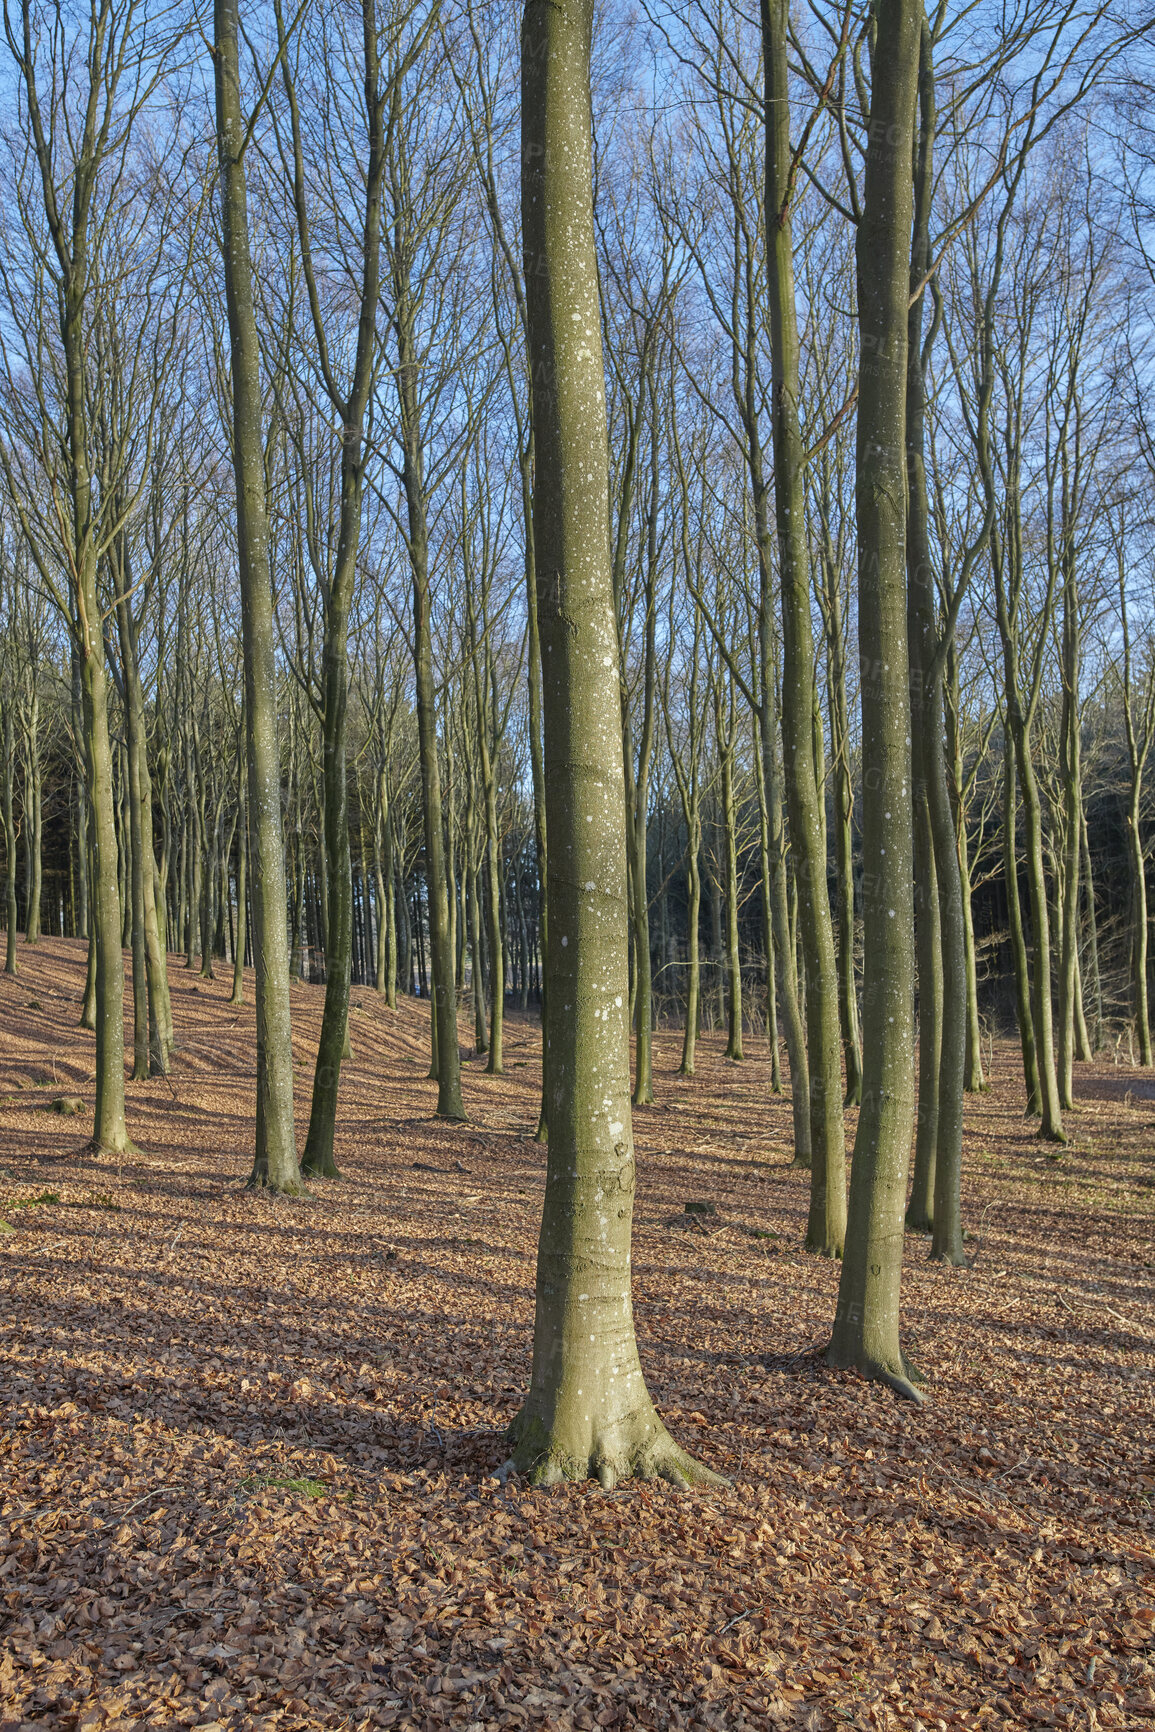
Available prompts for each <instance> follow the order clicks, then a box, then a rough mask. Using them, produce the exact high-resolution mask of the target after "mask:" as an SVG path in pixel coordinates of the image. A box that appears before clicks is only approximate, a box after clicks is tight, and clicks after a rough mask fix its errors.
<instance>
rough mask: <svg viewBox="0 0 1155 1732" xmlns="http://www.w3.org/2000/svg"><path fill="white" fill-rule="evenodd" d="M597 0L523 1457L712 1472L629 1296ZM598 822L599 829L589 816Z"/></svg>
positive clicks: (544, 579) (541, 1464) (565, 519)
mask: <svg viewBox="0 0 1155 1732" xmlns="http://www.w3.org/2000/svg"><path fill="white" fill-rule="evenodd" d="M592 26H593V5H592V0H527V4H526V7H525V12H524V17H523V25H522V225H523V237H524V240H523V244H524V249H525V264H526V270H525V280H526V283H527V285H528V299H529V335H530V355H531V361H532V367H533V380H534V406H533V417H534V437H535V449H536V454H537V475H536V487H535V495H534V502H533V512H534V517H533V523H534V544H535V548H536V551H537V562H538V566H537V569H538V610H539V622H540V628H541V644H542V667H543V697H544V722H545V768H546V778H545V786H546V801H547V813H546V831H547V836H548V842H549V856H548V861H547V883H548V887H549V888H548V894H549V916H548V917H549V933H550V946H549V953H548V955H549V964H548V966H549V982H548V996H547V1015H548V1018H549V1024H548V1043H549V1045H548V1050H549V1064H550V1069H549V1076H550V1098H549V1103H548V1113H549V1158H548V1166H547V1172H546V1195H545V1204H544V1207H543V1210H542V1222H541V1234H540V1238H539V1242H538V1263H537V1309H536V1319H535V1327H534V1348H533V1371H532V1377H531V1383H530V1390H529V1395H528V1397H527V1399H526V1402H525V1405H524V1406H523V1407H522V1409H521V1412H520V1413H519V1415H518V1417H517V1419H516V1420H515V1422H514V1425H513V1427H512V1428H511V1435H512V1438H513V1442H514V1454H513V1460H514V1463H515V1465H516V1466H518V1467H519V1468H520V1469H522V1470H525V1471H529V1472H530V1473H531V1474H532V1476H533V1478H534V1479H535V1480H536V1481H537V1482H538V1483H550V1482H553V1481H556V1480H559V1479H562V1478H569V1479H584V1478H585V1477H586V1476H587V1475H589V1474H591V1473H593V1474H595V1475H596V1476H597V1478H598V1479H599V1480H600V1482H601V1483H602V1485H603V1486H605V1487H610V1486H612V1485H613V1484H614V1483H615V1482H616V1480H618V1479H619V1478H621V1477H622V1476H623V1475H625V1474H629V1473H641V1474H662V1475H664V1476H665V1477H667V1478H669V1479H672V1480H674V1481H675V1482H676V1483H679V1484H686V1483H687V1482H688V1481H690V1480H692V1479H695V1478H704V1477H706V1476H705V1473H704V1470H702V1469H700V1468H698V1467H696V1465H695V1464H694V1463H693V1462H692V1461H691V1460H690V1458H689V1457H688V1456H686V1455H685V1454H684V1453H683V1452H682V1451H681V1450H680V1449H678V1448H677V1446H676V1445H675V1444H674V1443H673V1441H672V1440H671V1438H670V1437H669V1435H668V1434H667V1432H666V1430H665V1428H664V1427H663V1426H662V1424H661V1421H660V1420H659V1419H658V1416H657V1414H656V1412H655V1410H654V1407H653V1404H652V1402H651V1400H650V1397H649V1395H648V1393H647V1391H646V1387H645V1383H644V1380H643V1378H642V1372H641V1366H640V1364H639V1361H638V1351H637V1344H636V1340H635V1336H634V1326H633V1313H632V1307H631V1296H630V1230H631V1217H632V1213H633V1197H634V1153H633V1138H632V1133H631V1129H630V1065H629V1029H628V1023H627V1020H626V1001H627V998H628V979H627V961H626V945H627V918H628V913H627V898H626V811H625V783H624V765H623V754H622V730H621V703H620V689H619V680H618V639H617V625H616V620H615V615H614V598H613V582H612V575H611V570H610V554H609V544H608V534H607V525H608V522H609V453H608V446H607V437H606V405H605V396H604V387H603V383H602V381H603V366H602V352H601V351H602V345H601V318H600V298H599V288H598V276H597V255H596V251H595V244H594V230H593V176H592V146H591V136H590V134H591V118H590V47H591V33H592ZM587 819H588V820H589V821H588V822H587Z"/></svg>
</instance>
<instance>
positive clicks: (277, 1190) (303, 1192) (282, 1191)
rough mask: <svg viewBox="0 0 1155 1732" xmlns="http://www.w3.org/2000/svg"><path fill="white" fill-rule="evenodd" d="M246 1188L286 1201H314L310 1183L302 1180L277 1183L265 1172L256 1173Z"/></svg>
mask: <svg viewBox="0 0 1155 1732" xmlns="http://www.w3.org/2000/svg"><path fill="white" fill-rule="evenodd" d="M245 1190H246V1191H251V1192H252V1194H253V1195H254V1196H261V1197H283V1198H284V1199H285V1200H286V1202H307V1203H311V1202H312V1201H313V1193H312V1191H310V1189H309V1187H308V1185H306V1184H304V1183H303V1182H301V1181H300V1180H298V1181H297V1182H296V1183H293V1181H292V1180H290V1181H289V1182H288V1183H287V1184H284V1185H277V1184H274V1183H273V1181H272V1179H270V1178H269V1177H268V1176H267V1174H264V1173H262V1174H259V1175H258V1174H256V1173H254V1174H253V1175H252V1177H251V1178H250V1179H249V1180H248V1182H247V1184H246V1185H245Z"/></svg>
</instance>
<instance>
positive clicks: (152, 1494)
mask: <svg viewBox="0 0 1155 1732" xmlns="http://www.w3.org/2000/svg"><path fill="white" fill-rule="evenodd" d="M176 1489H177V1487H176V1486H175V1485H158V1486H156V1487H154V1489H153V1490H152V1491H146V1492H145V1494H144V1496H143V1497H138V1498H137V1500H136V1502H135V1503H130V1504H129V1506H128V1508H127V1509H126V1510H125V1511H124V1512H123V1514H122V1515H121V1518H120V1519H121V1521H125V1520H126V1519H127V1518H128V1517H129V1516H130V1515H131V1514H132V1512H133V1510H134V1509H139V1508H140V1506H141V1504H142V1503H147V1502H148V1500H149V1498H150V1497H159V1496H160V1494H161V1492H162V1491H176Z"/></svg>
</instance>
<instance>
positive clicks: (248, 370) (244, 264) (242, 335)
mask: <svg viewBox="0 0 1155 1732" xmlns="http://www.w3.org/2000/svg"><path fill="white" fill-rule="evenodd" d="M213 27H214V34H213V63H214V69H215V74H216V119H217V154H218V158H219V164H220V182H221V227H222V239H223V245H224V274H225V297H226V302H227V306H228V321H229V340H230V350H231V360H232V445H233V469H234V474H235V477H236V489H237V549H238V553H239V559H240V584H241V632H242V641H243V644H244V668H245V731H246V746H247V750H248V761H249V793H248V805H249V824H250V827H251V835H252V854H253V885H252V905H253V931H252V939H253V958H254V962H255V964H256V970H255V972H256V1008H257V1135H256V1150H255V1153H254V1159H253V1170H252V1176H251V1178H250V1181H249V1182H250V1184H251V1185H253V1186H254V1187H268V1188H269V1189H270V1190H274V1191H279V1192H281V1193H283V1194H284V1195H286V1196H299V1195H300V1194H301V1190H302V1185H301V1178H300V1172H299V1168H298V1165H297V1145H296V1137H295V1133H294V1129H293V1037H292V1020H291V1012H290V1008H289V955H288V948H287V942H286V934H287V932H288V906H287V901H286V894H285V848H284V835H283V830H282V824H281V775H280V751H279V746H278V740H277V691H276V664H275V639H274V633H273V599H272V589H271V585H270V581H269V521H268V503H267V498H266V492H265V453H264V436H263V430H262V423H263V414H262V406H261V376H260V351H259V348H258V344H257V326H256V319H255V316H254V313H253V278H252V258H251V255H250V251H249V220H248V200H247V194H246V188H245V150H246V147H247V143H248V139H249V136H250V129H249V127H248V126H246V123H245V119H244V113H243V110H242V107H241V83H240V63H239V54H238V47H237V42H238V34H239V28H240V21H239V17H238V0H214V6H213Z"/></svg>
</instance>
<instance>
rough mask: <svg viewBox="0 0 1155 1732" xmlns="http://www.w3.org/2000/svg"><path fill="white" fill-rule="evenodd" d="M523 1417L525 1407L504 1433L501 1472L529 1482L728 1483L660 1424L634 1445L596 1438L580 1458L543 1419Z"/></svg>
mask: <svg viewBox="0 0 1155 1732" xmlns="http://www.w3.org/2000/svg"><path fill="white" fill-rule="evenodd" d="M524 1415H525V1410H524V1408H523V1409H522V1412H521V1413H519V1414H518V1416H517V1418H516V1419H515V1420H514V1421H513V1424H512V1425H511V1426H510V1428H509V1430H508V1432H507V1433H506V1437H507V1439H508V1440H509V1441H510V1442H511V1443H512V1444H513V1451H512V1454H511V1455H510V1458H509V1460H508V1461H507V1462H505V1464H504V1466H503V1468H502V1474H503V1476H507V1475H509V1474H510V1473H520V1474H525V1476H526V1477H527V1478H528V1480H529V1483H530V1485H531V1486H535V1487H546V1486H552V1485H562V1484H564V1483H565V1482H567V1481H568V1482H569V1483H570V1484H581V1483H582V1482H583V1481H585V1480H588V1479H596V1480H597V1482H598V1484H599V1485H600V1486H601V1488H602V1490H603V1491H613V1489H614V1487H615V1486H616V1485H618V1484H619V1483H620V1482H621V1481H622V1480H624V1479H642V1480H664V1481H665V1482H666V1484H667V1485H672V1486H673V1487H674V1488H675V1489H676V1490H678V1491H688V1490H689V1489H690V1487H691V1486H695V1485H700V1486H722V1485H728V1484H729V1481H728V1480H727V1479H726V1478H724V1476H723V1475H722V1474H718V1473H715V1472H714V1471H713V1469H712V1468H708V1467H705V1466H704V1465H703V1464H702V1463H701V1462H700V1461H695V1459H694V1457H693V1456H692V1455H687V1453H686V1451H685V1450H684V1449H682V1448H680V1447H679V1445H678V1444H676V1443H675V1442H674V1440H673V1438H672V1437H671V1436H670V1434H669V1432H668V1431H667V1430H666V1428H665V1426H664V1425H662V1424H661V1423H660V1422H659V1423H658V1427H657V1434H656V1436H651V1437H649V1438H648V1439H647V1440H646V1441H645V1442H643V1443H640V1444H638V1445H637V1446H636V1447H632V1448H626V1449H624V1450H623V1449H615V1450H613V1451H610V1450H607V1449H605V1448H604V1447H603V1446H602V1445H601V1444H600V1443H598V1442H597V1441H596V1440H595V1441H594V1443H593V1444H592V1445H591V1446H590V1448H589V1450H588V1452H587V1453H585V1454H583V1455H580V1456H579V1455H576V1454H574V1453H573V1452H572V1451H569V1450H567V1449H566V1448H565V1446H564V1444H563V1443H561V1442H560V1441H559V1440H556V1439H553V1438H550V1437H549V1436H548V1435H546V1434H545V1433H544V1432H543V1431H542V1429H541V1427H540V1424H539V1422H537V1421H536V1420H534V1419H532V1418H525V1417H524Z"/></svg>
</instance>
